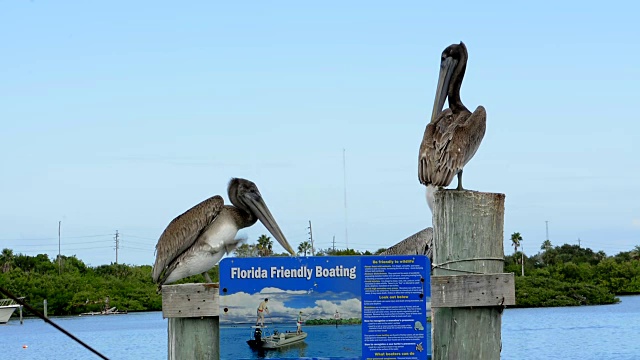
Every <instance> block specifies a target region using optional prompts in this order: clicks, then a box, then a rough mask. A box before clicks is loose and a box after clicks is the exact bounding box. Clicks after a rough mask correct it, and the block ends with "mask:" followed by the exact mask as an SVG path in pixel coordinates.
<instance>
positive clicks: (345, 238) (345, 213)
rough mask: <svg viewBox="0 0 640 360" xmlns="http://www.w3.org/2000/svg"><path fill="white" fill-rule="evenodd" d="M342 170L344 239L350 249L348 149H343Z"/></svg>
mask: <svg viewBox="0 0 640 360" xmlns="http://www.w3.org/2000/svg"><path fill="white" fill-rule="evenodd" d="M342 172H343V174H344V240H345V242H346V243H347V250H349V233H348V232H347V224H348V220H347V150H346V149H344V148H343V149H342Z"/></svg>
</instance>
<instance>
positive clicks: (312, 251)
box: [309, 220, 316, 256]
mask: <svg viewBox="0 0 640 360" xmlns="http://www.w3.org/2000/svg"><path fill="white" fill-rule="evenodd" d="M309 240H311V256H316V251H315V249H314V248H313V230H311V220H309Z"/></svg>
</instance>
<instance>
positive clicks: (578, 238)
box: [578, 238, 580, 248]
mask: <svg viewBox="0 0 640 360" xmlns="http://www.w3.org/2000/svg"><path fill="white" fill-rule="evenodd" d="M578 248H580V238H578Z"/></svg>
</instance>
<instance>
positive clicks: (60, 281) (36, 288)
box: [0, 249, 218, 315]
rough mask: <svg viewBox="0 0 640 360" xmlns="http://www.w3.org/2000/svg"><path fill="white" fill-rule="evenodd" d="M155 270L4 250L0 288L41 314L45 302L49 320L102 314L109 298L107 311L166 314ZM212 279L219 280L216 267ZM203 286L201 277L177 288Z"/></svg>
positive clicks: (1, 256)
mask: <svg viewBox="0 0 640 360" xmlns="http://www.w3.org/2000/svg"><path fill="white" fill-rule="evenodd" d="M58 260H60V261H58ZM59 264H60V265H62V266H59ZM151 268H152V267H151V266H150V265H140V266H133V265H125V264H113V263H112V264H110V265H100V266H96V267H91V266H87V265H85V263H84V262H82V260H79V259H77V258H76V257H75V256H61V258H60V259H58V258H56V259H49V256H48V255H46V254H39V255H36V256H28V255H23V254H13V251H12V250H11V249H4V250H2V253H1V255H0V286H2V287H3V288H5V289H7V290H9V291H10V292H11V293H13V294H14V295H16V296H19V297H25V300H26V301H27V302H28V303H29V304H30V305H32V306H33V307H35V308H36V309H38V310H40V311H42V310H43V307H44V306H43V300H45V299H46V300H47V312H48V315H73V314H80V313H83V312H91V311H102V310H104V306H105V301H104V300H105V298H106V297H109V306H110V307H117V308H118V310H120V311H125V310H126V311H156V310H161V309H162V297H161V296H160V295H159V294H158V293H157V285H156V284H154V283H153V281H152V280H151ZM209 274H210V276H211V278H212V279H214V281H216V280H217V279H218V273H217V267H216V268H214V269H212V270H211V271H210V272H209ZM201 281H202V276H201V275H197V276H193V277H190V278H187V279H183V280H181V281H180V282H177V283H187V282H201ZM0 297H2V296H0Z"/></svg>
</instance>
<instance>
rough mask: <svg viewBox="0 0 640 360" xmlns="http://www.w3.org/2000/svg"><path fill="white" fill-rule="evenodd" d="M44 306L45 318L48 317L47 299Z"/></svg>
mask: <svg viewBox="0 0 640 360" xmlns="http://www.w3.org/2000/svg"><path fill="white" fill-rule="evenodd" d="M43 306H44V317H47V299H44V301H43Z"/></svg>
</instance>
